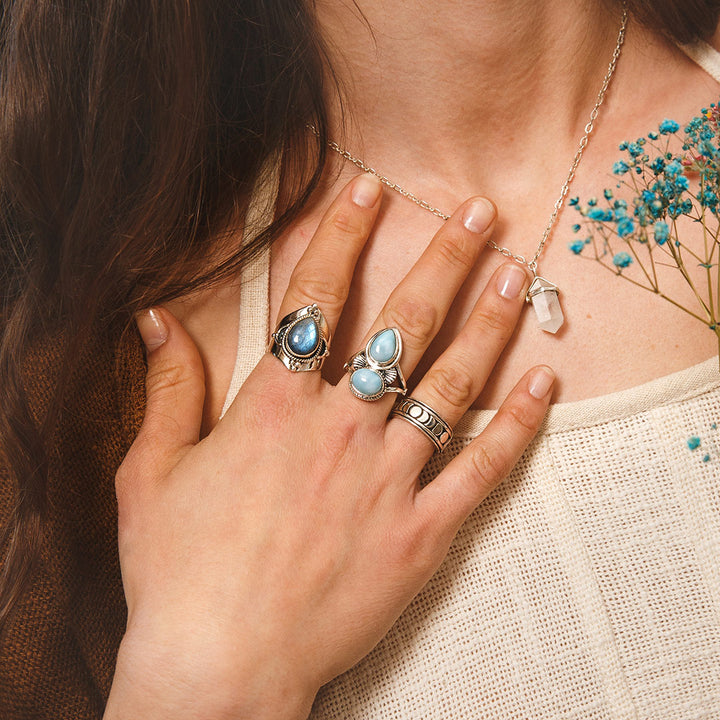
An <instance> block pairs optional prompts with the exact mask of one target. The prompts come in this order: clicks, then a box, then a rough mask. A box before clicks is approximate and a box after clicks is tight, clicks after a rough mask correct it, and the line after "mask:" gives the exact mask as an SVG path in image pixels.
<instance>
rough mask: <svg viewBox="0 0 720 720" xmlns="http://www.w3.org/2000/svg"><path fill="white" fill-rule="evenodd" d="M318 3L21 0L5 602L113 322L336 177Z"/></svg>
mask: <svg viewBox="0 0 720 720" xmlns="http://www.w3.org/2000/svg"><path fill="white" fill-rule="evenodd" d="M605 1H606V2H608V3H613V4H615V5H617V4H618V3H617V2H614V0H605ZM627 4H628V6H629V9H630V11H631V13H632V14H633V15H634V16H635V17H636V18H637V19H639V20H640V21H641V22H643V23H644V24H646V25H648V26H650V27H652V28H654V29H655V30H657V31H659V32H661V33H663V34H665V35H666V36H668V37H670V38H672V39H675V40H677V41H680V42H687V41H690V40H694V39H697V38H703V37H706V36H708V35H709V34H710V33H711V32H712V31H713V30H714V28H715V26H716V24H717V19H718V12H719V10H720V0H664V1H662V2H661V1H657V0H629V2H628V3H627ZM311 5H312V0H202V1H200V2H189V1H188V0H7V1H3V2H1V4H0V233H1V240H0V287H2V288H3V290H2V292H3V297H2V303H1V304H0V324H1V327H2V339H1V341H0V448H2V449H3V452H4V454H5V458H4V463H5V464H6V467H8V468H9V469H10V471H11V475H12V477H13V478H14V481H15V484H16V502H15V505H14V507H13V508H12V509H11V510H10V511H9V514H8V522H7V523H6V526H5V530H4V534H3V535H2V537H0V541H1V546H0V551H1V552H2V555H3V556H4V558H5V560H4V563H3V569H2V577H1V578H0V585H1V587H0V621H1V620H2V618H4V617H5V616H6V615H7V612H8V610H9V608H10V607H11V606H12V604H13V602H14V601H15V600H16V599H17V597H18V596H19V593H20V592H21V590H22V587H23V585H24V583H25V581H26V580H27V578H28V576H29V573H30V572H31V570H32V565H33V559H34V558H35V557H36V556H37V553H38V550H39V547H40V544H41V539H42V528H43V516H44V514H45V512H46V487H47V478H48V463H49V458H50V456H51V452H52V449H51V438H52V435H53V430H54V427H55V425H56V424H57V420H58V416H59V413H60V412H61V409H62V405H63V398H64V393H65V392H66V387H67V384H68V378H69V377H70V375H71V373H72V371H73V369H74V362H75V358H77V357H78V356H79V355H80V352H79V350H80V348H81V347H82V345H83V343H84V342H85V340H86V339H87V338H88V337H89V336H90V334H91V333H92V331H93V328H97V327H98V326H102V327H108V326H111V325H113V324H115V325H117V327H118V328H121V329H122V328H126V327H128V325H129V323H130V321H131V318H132V317H133V315H134V314H135V313H136V312H137V311H138V310H140V309H141V308H144V307H150V306H152V305H157V304H159V303H162V302H165V301H168V300H170V299H173V298H176V297H178V296H180V295H182V294H185V293H187V292H188V291H191V290H193V289H199V288H202V287H207V286H209V285H210V284H212V283H214V282H218V281H222V280H223V279H226V278H228V277H230V276H232V275H234V274H236V273H237V272H238V269H239V268H240V266H241V265H242V264H243V263H245V262H246V261H247V260H248V259H249V258H250V257H252V256H253V254H255V253H256V252H257V251H258V249H259V248H262V247H265V246H266V245H267V244H268V243H269V242H271V241H272V240H273V238H274V237H276V236H277V235H278V234H279V233H280V231H281V230H282V229H283V228H284V227H286V226H287V224H288V223H289V222H290V220H292V218H294V217H295V216H296V215H297V213H298V212H299V210H300V208H301V207H302V206H303V204H304V203H305V202H306V201H307V200H308V198H309V196H310V193H311V192H312V190H313V188H314V187H315V185H316V184H317V182H318V180H319V178H320V175H321V173H322V170H323V166H324V162H325V148H326V142H327V122H326V115H325V109H324V106H323V96H324V88H323V84H324V82H325V79H326V78H328V77H332V75H331V74H328V72H327V70H328V67H327V63H326V58H325V54H324V51H323V46H322V43H321V41H320V38H319V37H318V34H317V32H316V29H315V27H314V24H313V20H312V12H311ZM308 122H311V123H312V124H313V125H315V127H316V128H317V129H318V131H319V136H318V137H316V136H314V135H312V134H311V133H308V132H307V131H306V129H305V126H306V123H308ZM278 151H283V157H284V158H285V163H286V164H287V165H290V167H287V168H286V169H287V172H285V173H284V174H283V178H284V186H283V188H282V192H281V195H280V197H281V198H283V201H282V203H281V205H280V207H279V208H278V209H277V214H276V216H275V220H274V222H273V223H272V224H271V225H270V227H269V228H267V229H266V230H265V231H264V232H262V233H261V234H260V235H259V236H258V237H257V238H256V239H255V240H254V241H253V242H252V243H250V244H249V245H244V246H242V247H239V248H237V247H235V248H230V247H228V248H225V249H224V250H225V251H224V252H223V253H222V254H221V255H218V254H217V253H216V252H215V250H216V249H217V247H218V242H219V241H221V240H222V237H223V235H224V234H225V233H226V232H227V231H228V230H229V229H230V228H232V227H234V226H235V225H236V223H237V221H238V218H241V217H242V215H243V212H244V210H245V208H246V206H247V203H248V199H249V197H250V193H251V190H252V187H253V185H254V183H255V181H256V179H257V177H258V174H259V172H260V169H261V167H262V166H263V163H264V162H265V161H266V160H267V159H268V158H270V157H272V156H273V155H274V154H276V153H277V152H278ZM212 257H216V258H218V259H217V261H216V262H214V263H212V264H211V265H210V266H209V265H208V259H209V258H212ZM49 333H55V334H57V333H60V334H61V336H62V338H63V348H64V351H63V352H64V354H63V357H62V359H61V363H60V366H61V367H60V372H59V381H58V383H57V387H56V391H55V393H54V395H53V397H52V398H50V400H49V403H48V408H47V410H46V411H45V412H44V413H43V414H42V415H40V416H38V415H37V413H34V412H33V411H32V410H31V408H30V407H29V405H28V400H27V397H26V393H25V390H24V388H23V382H22V376H21V369H22V367H23V365H24V363H25V362H26V359H27V358H28V355H29V353H30V352H31V349H32V347H33V343H34V342H36V339H37V338H39V337H44V336H47V335H48V334H49ZM3 514H5V513H3Z"/></svg>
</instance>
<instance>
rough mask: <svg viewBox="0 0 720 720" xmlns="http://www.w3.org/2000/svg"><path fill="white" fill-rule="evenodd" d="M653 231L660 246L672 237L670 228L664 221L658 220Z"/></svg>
mask: <svg viewBox="0 0 720 720" xmlns="http://www.w3.org/2000/svg"><path fill="white" fill-rule="evenodd" d="M653 231H654V234H655V242H656V243H657V244H658V245H664V244H665V243H666V242H667V239H668V238H669V237H670V228H669V227H668V225H667V223H666V222H663V221H662V220H658V221H657V222H656V223H655V225H653Z"/></svg>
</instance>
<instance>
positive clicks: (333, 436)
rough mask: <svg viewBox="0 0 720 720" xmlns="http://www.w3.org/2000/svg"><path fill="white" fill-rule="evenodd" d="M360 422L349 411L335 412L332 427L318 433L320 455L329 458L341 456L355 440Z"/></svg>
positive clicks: (333, 458)
mask: <svg viewBox="0 0 720 720" xmlns="http://www.w3.org/2000/svg"><path fill="white" fill-rule="evenodd" d="M359 430H360V423H359V422H358V420H357V419H356V418H355V417H353V415H352V414H350V413H336V414H335V415H334V416H333V418H332V428H331V429H330V430H328V431H326V432H323V433H321V434H320V437H319V440H318V445H319V451H320V453H321V455H322V456H324V457H325V458H328V459H331V460H337V459H338V458H341V457H342V456H343V455H345V453H346V452H347V451H348V449H349V448H351V447H353V445H354V444H355V443H356V442H357V438H358V434H359Z"/></svg>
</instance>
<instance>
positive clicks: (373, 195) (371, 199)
mask: <svg viewBox="0 0 720 720" xmlns="http://www.w3.org/2000/svg"><path fill="white" fill-rule="evenodd" d="M381 191H382V185H381V184H380V181H379V180H378V179H377V178H376V177H375V176H374V175H371V174H370V173H365V175H361V176H360V177H359V178H358V179H357V180H356V181H355V184H354V185H353V189H352V200H353V202H354V203H355V204H356V205H359V206H360V207H364V208H371V207H375V203H376V202H377V201H378V199H379V198H380V193H381Z"/></svg>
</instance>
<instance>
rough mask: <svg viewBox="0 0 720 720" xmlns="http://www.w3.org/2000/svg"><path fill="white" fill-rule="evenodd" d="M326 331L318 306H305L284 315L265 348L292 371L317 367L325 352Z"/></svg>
mask: <svg viewBox="0 0 720 720" xmlns="http://www.w3.org/2000/svg"><path fill="white" fill-rule="evenodd" d="M329 342H330V330H329V328H328V324H327V320H325V316H324V315H323V314H322V312H321V311H320V308H319V307H318V306H317V305H315V304H313V305H306V306H305V307H304V308H300V309H299V310H296V311H295V312H291V313H290V314H289V315H286V316H285V317H284V318H283V319H282V320H281V321H280V322H279V323H278V326H277V330H275V332H274V333H273V334H272V338H271V340H270V345H269V347H268V350H269V351H270V352H271V353H272V354H273V355H274V356H275V357H276V358H278V360H280V361H281V362H282V364H283V365H284V366H285V367H286V368H287V369H288V370H290V371H292V372H308V371H310V370H319V369H320V368H321V367H322V364H323V362H324V361H325V358H326V357H327V355H328V343H329Z"/></svg>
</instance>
